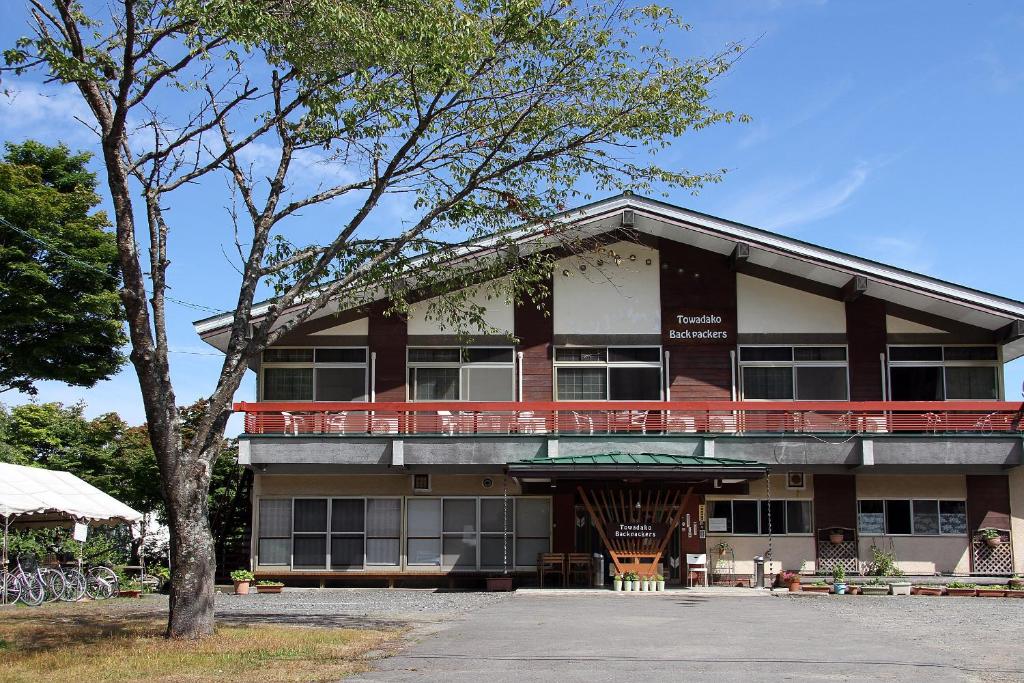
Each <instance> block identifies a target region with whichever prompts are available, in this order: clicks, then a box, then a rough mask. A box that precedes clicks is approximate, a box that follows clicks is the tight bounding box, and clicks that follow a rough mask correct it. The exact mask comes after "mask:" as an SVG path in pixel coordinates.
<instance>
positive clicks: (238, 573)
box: [231, 569, 253, 581]
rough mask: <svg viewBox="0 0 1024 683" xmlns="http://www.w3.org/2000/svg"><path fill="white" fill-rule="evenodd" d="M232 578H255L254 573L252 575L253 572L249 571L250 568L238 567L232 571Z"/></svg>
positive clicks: (242, 579)
mask: <svg viewBox="0 0 1024 683" xmlns="http://www.w3.org/2000/svg"><path fill="white" fill-rule="evenodd" d="M231 580H232V581H252V580H253V575H252V572H251V571H249V570H248V569H236V570H235V571H233V572H231Z"/></svg>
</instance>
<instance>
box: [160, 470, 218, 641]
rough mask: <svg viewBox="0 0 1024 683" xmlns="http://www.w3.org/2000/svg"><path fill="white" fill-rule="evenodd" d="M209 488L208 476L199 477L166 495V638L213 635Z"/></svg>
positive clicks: (181, 481) (213, 567) (181, 482)
mask: <svg viewBox="0 0 1024 683" xmlns="http://www.w3.org/2000/svg"><path fill="white" fill-rule="evenodd" d="M196 469H200V468H196ZM207 471H208V470H207ZM209 487H210V481H209V475H208V474H207V475H205V476H204V475H202V474H200V475H199V476H192V477H189V476H184V477H181V478H180V479H179V481H178V482H176V486H174V487H173V489H172V490H169V491H168V501H167V502H168V506H167V507H168V513H169V517H170V519H169V522H170V531H171V567H172V568H173V569H174V571H172V572H171V597H170V615H169V616H168V621H167V637H169V638H182V639H195V638H203V637H206V636H209V635H212V634H213V597H214V572H215V571H216V559H215V558H214V551H213V534H212V533H211V532H210V523H209V515H208V510H207V491H209Z"/></svg>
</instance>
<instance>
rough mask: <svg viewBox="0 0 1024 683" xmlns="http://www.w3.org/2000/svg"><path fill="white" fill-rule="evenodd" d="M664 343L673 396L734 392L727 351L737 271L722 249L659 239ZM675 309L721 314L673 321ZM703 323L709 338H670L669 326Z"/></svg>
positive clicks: (722, 397)
mask: <svg viewBox="0 0 1024 683" xmlns="http://www.w3.org/2000/svg"><path fill="white" fill-rule="evenodd" d="M659 249H660V252H661V253H660V259H661V266H662V267H661V273H660V275H661V278H660V288H661V319H662V328H663V336H662V343H663V344H664V346H665V350H667V351H669V352H670V354H671V358H670V360H669V368H668V371H669V377H670V386H671V388H672V400H673V401H728V400H729V399H730V398H731V395H732V366H731V360H730V357H729V351H730V350H731V349H734V348H736V273H735V272H733V270H732V269H731V268H730V267H729V259H728V257H726V256H723V255H722V254H716V253H714V252H710V251H705V250H703V249H697V248H696V247H692V246H690V245H687V244H680V243H679V242H673V241H671V240H660V242H659ZM678 315H687V316H697V317H699V316H702V315H709V316H719V317H721V323H718V324H711V325H707V326H699V325H698V326H683V327H680V326H678V325H677V320H678V319H677V317H676V316H678ZM701 327H706V329H707V330H709V331H712V332H716V333H722V332H724V336H721V337H720V338H717V339H712V340H699V341H690V340H679V339H672V338H671V336H670V331H671V330H673V329H676V330H684V331H685V330H686V329H690V330H691V331H695V330H696V329H697V328H701Z"/></svg>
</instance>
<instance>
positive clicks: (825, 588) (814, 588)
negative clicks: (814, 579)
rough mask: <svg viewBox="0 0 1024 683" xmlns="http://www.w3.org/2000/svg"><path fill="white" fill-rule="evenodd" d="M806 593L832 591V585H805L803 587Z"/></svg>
mask: <svg viewBox="0 0 1024 683" xmlns="http://www.w3.org/2000/svg"><path fill="white" fill-rule="evenodd" d="M802 590H803V592H804V593H830V592H832V586H815V585H813V584H812V585H810V586H804V587H803V588H802Z"/></svg>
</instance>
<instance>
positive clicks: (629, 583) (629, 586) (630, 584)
mask: <svg viewBox="0 0 1024 683" xmlns="http://www.w3.org/2000/svg"><path fill="white" fill-rule="evenodd" d="M623 585H624V586H625V587H626V592H627V593H629V592H631V591H632V590H633V582H632V581H623Z"/></svg>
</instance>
